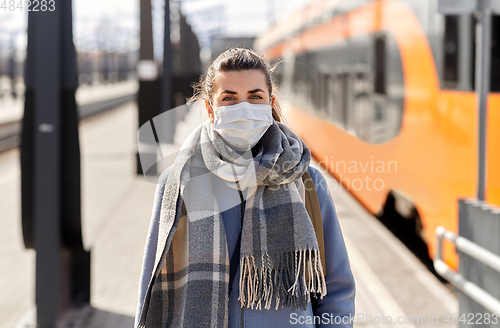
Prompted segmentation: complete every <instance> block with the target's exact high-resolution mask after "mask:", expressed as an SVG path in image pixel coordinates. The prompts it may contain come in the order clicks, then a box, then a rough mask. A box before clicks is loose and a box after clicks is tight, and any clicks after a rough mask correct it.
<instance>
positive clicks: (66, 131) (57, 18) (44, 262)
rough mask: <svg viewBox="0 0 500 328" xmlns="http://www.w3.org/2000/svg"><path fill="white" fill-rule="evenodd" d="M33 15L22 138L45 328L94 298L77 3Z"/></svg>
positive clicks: (25, 208)
mask: <svg viewBox="0 0 500 328" xmlns="http://www.w3.org/2000/svg"><path fill="white" fill-rule="evenodd" d="M55 8H56V10H54V11H50V10H48V11H39V12H30V13H29V16H28V51H27V59H26V70H25V72H26V77H25V81H26V94H25V99H26V100H25V109H24V117H23V122H22V141H21V172H22V173H21V197H22V226H23V237H24V243H25V246H26V247H27V248H34V249H35V251H36V283H35V292H36V295H35V301H36V305H37V319H36V320H37V327H38V328H53V327H56V325H57V322H58V321H59V320H60V319H61V317H62V316H63V314H64V313H65V312H66V310H68V309H69V308H71V307H77V306H81V305H88V304H89V302H90V252H88V251H85V249H84V247H83V241H82V234H81V202H80V199H81V198H80V193H81V190H80V148H79V137H78V113H77V107H76V101H75V91H76V88H77V86H78V85H77V73H76V52H75V48H74V44H73V33H72V30H73V29H72V16H73V15H72V4H71V1H64V0H56V1H55Z"/></svg>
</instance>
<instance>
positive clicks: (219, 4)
mask: <svg viewBox="0 0 500 328" xmlns="http://www.w3.org/2000/svg"><path fill="white" fill-rule="evenodd" d="M310 1H311V0H183V1H180V2H181V4H182V7H181V8H182V12H183V13H184V14H185V15H186V16H187V17H188V22H189V23H190V24H191V25H192V26H193V29H194V30H195V31H196V32H198V33H200V35H201V36H202V35H203V34H204V33H205V35H206V34H207V33H213V31H214V30H215V31H220V32H221V33H222V34H224V35H229V36H255V35H258V34H261V33H263V32H264V31H266V29H267V28H269V26H270V22H271V21H272V20H278V21H279V20H282V19H284V18H285V17H287V16H288V15H290V14H291V13H292V12H294V11H296V10H298V9H299V8H300V7H302V6H304V4H306V3H307V2H310ZM152 3H153V16H154V17H153V19H154V33H155V36H154V38H155V43H156V44H157V46H155V48H156V52H157V53H161V45H160V43H161V41H162V39H163V3H164V0H152ZM171 3H172V2H171ZM176 3H179V1H176ZM171 6H175V4H172V5H171ZM73 13H74V21H73V28H74V37H75V43H76V45H77V46H80V47H82V46H85V47H87V48H88V47H90V48H92V47H93V46H96V45H97V44H100V45H101V46H102V45H103V44H104V45H106V46H108V47H110V48H114V49H134V48H135V49H136V48H137V47H138V33H139V0H73ZM26 24H27V12H20V11H19V9H17V10H16V11H13V12H9V11H8V10H7V11H6V12H4V11H3V10H2V9H0V46H1V45H4V44H8V40H9V39H10V38H11V36H12V34H13V33H14V32H16V33H18V37H17V44H18V47H20V48H23V45H25V42H26V40H25V39H26V37H25V31H26ZM202 39H203V37H202ZM3 48H4V49H5V47H3ZM1 51H2V49H0V52H1Z"/></svg>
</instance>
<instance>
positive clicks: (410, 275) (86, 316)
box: [0, 104, 458, 328]
mask: <svg viewBox="0 0 500 328" xmlns="http://www.w3.org/2000/svg"><path fill="white" fill-rule="evenodd" d="M204 119H206V116H205V115H204V114H202V113H199V112H194V111H193V112H191V113H190V114H189V115H188V117H187V118H186V122H182V123H181V124H180V125H179V127H178V129H177V133H176V144H177V145H179V144H180V143H181V142H182V141H183V140H184V138H185V137H186V136H187V134H189V132H190V131H191V130H192V128H193V127H194V126H196V125H198V124H199V123H200V122H202V121H203V120H204ZM80 130H81V131H80V132H81V151H82V188H83V190H82V205H83V207H82V208H83V225H84V239H85V244H86V245H87V246H88V247H90V248H91V249H92V296H91V306H92V307H91V308H86V309H83V310H82V311H81V312H80V313H75V315H74V317H73V319H72V320H74V321H73V323H72V326H73V327H75V328H76V327H79V328H93V327H96V328H97V327H107V328H108V327H109V328H115V327H116V328H124V327H132V324H133V320H134V315H135V310H136V305H137V304H136V302H137V292H138V284H139V275H140V267H141V261H142V256H143V250H144V243H145V238H146V234H147V230H148V226H149V221H150V216H151V210H152V205H153V196H154V192H155V188H156V185H155V184H153V183H150V182H148V181H146V180H145V179H144V178H143V177H141V176H137V175H136V174H135V152H136V133H137V109H136V107H135V104H130V105H126V106H123V107H120V108H117V109H115V110H112V111H110V112H107V113H105V114H101V115H100V116H99V117H96V118H94V119H92V120H90V121H88V122H84V123H83V124H82V125H81V127H80ZM174 148H175V146H174ZM18 168H19V151H18V149H13V150H11V151H8V152H6V153H1V154H0V208H1V209H2V216H0V224H2V227H5V228H4V229H1V230H0V288H2V291H3V292H2V293H0V318H2V320H0V327H6V328H7V327H24V328H27V327H32V324H33V318H34V313H35V312H34V309H35V308H34V294H33V293H34V274H35V273H34V263H35V262H34V260H35V254H34V252H33V251H31V250H26V249H24V246H23V244H22V235H21V223H20V175H19V174H20V172H19V169H18ZM323 172H324V171H323ZM323 174H324V175H325V177H327V179H328V180H329V182H330V190H331V191H332V195H333V199H334V202H335V205H336V209H337V212H338V216H339V220H340V223H341V227H342V230H343V233H344V238H345V241H346V245H347V249H348V252H349V255H350V261H351V268H352V270H353V273H354V276H355V279H356V286H357V292H356V295H357V297H356V317H357V319H358V321H357V322H356V323H355V326H354V327H357V328H361V327H368V328H372V327H386V326H387V325H388V324H387V323H385V324H384V323H379V324H376V323H373V322H372V323H371V324H370V323H367V322H366V319H362V318H361V314H363V315H364V318H366V317H367V316H371V317H372V318H375V317H379V320H380V318H381V316H384V317H386V318H387V316H391V317H392V321H393V324H392V325H391V327H431V326H432V327H445V326H446V327H453V325H451V324H449V325H448V324H445V323H444V322H443V321H442V319H443V318H444V316H445V315H446V314H447V313H453V312H457V310H458V306H457V302H456V297H455V296H454V295H453V293H451V292H450V291H449V290H448V289H447V288H446V287H444V286H443V285H442V284H441V283H440V282H439V281H438V280H437V279H436V278H435V277H434V276H433V275H432V274H431V273H429V272H428V271H427V270H426V269H425V267H424V266H423V265H422V264H421V263H420V262H419V261H418V260H417V259H416V258H415V257H414V256H413V254H412V253H411V252H410V251H408V250H407V249H406V248H405V247H404V245H402V244H401V243H400V242H399V240H397V239H396V238H395V237H394V236H392V234H391V233H390V232H388V231H387V230H385V228H384V226H383V225H382V224H381V223H380V222H378V221H377V220H376V218H375V217H373V216H372V215H370V214H368V213H367V212H366V211H365V210H364V209H363V208H362V207H361V206H360V205H359V204H358V203H357V202H356V201H355V200H354V199H353V198H352V197H351V196H350V194H349V193H348V192H347V191H345V190H342V189H340V187H339V186H338V185H337V186H336V181H335V180H334V179H333V178H332V177H331V176H330V175H329V174H328V173H326V172H324V173H323ZM429 315H431V316H436V315H437V316H438V317H439V322H440V324H429V321H428V316H429ZM413 316H422V318H423V321H424V323H423V324H416V323H413V324H412V323H410V324H402V325H398V324H397V322H396V320H397V318H398V317H402V318H406V317H410V318H412V317H413ZM75 318H76V319H75ZM373 320H376V319H373ZM407 320H408V319H407Z"/></svg>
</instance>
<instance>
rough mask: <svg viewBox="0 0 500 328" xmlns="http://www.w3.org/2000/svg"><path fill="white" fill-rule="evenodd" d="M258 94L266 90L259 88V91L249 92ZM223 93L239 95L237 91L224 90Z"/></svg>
mask: <svg viewBox="0 0 500 328" xmlns="http://www.w3.org/2000/svg"><path fill="white" fill-rule="evenodd" d="M257 92H264V90H262V89H259V88H257V89H253V90H250V91H248V93H257ZM222 93H229V94H231V95H235V94H237V92H236V91H232V90H224V91H222Z"/></svg>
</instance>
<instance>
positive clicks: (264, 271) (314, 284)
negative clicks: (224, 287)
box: [238, 249, 327, 310]
mask: <svg viewBox="0 0 500 328" xmlns="http://www.w3.org/2000/svg"><path fill="white" fill-rule="evenodd" d="M294 268H295V269H294ZM273 275H274V284H273V281H272V277H273ZM274 286H275V288H274ZM239 290H240V296H239V297H238V300H239V301H240V302H241V307H244V306H246V307H247V308H250V307H251V308H252V309H253V308H254V307H255V308H256V309H258V310H261V308H262V303H264V308H265V309H267V310H269V309H270V308H271V303H272V297H273V296H274V297H275V298H276V310H277V309H278V307H279V305H280V302H282V307H284V308H289V307H291V306H292V305H295V308H296V309H299V307H300V308H302V309H303V310H306V309H307V304H308V303H309V301H310V299H311V294H312V295H313V297H314V298H318V294H319V295H320V297H321V299H323V296H325V295H326V292H327V291H326V282H325V276H324V272H323V267H322V265H321V261H320V253H319V250H318V249H303V250H297V251H295V252H287V253H278V254H272V255H268V254H265V255H261V256H257V257H254V256H245V257H242V258H241V259H240V285H239Z"/></svg>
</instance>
